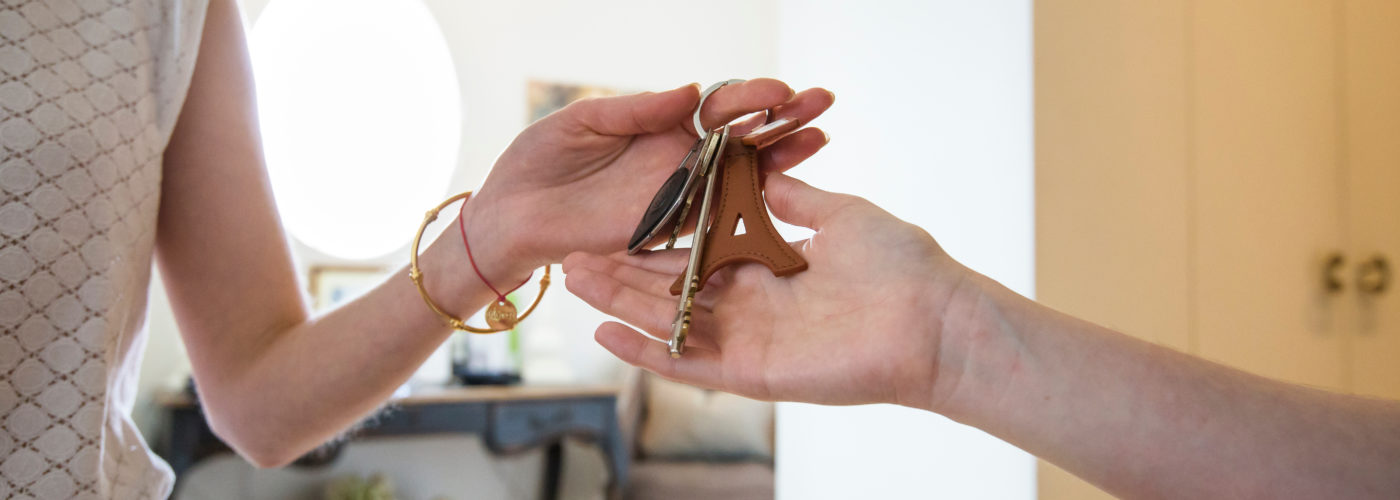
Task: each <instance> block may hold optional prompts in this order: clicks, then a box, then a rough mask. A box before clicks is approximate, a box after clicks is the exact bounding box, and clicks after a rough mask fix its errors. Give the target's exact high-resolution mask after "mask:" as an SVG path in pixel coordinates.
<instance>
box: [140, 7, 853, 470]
mask: <svg viewBox="0 0 1400 500" xmlns="http://www.w3.org/2000/svg"><path fill="white" fill-rule="evenodd" d="M816 90H818V91H806V92H802V93H796V94H794V93H793V92H792V90H791V89H789V88H788V87H787V85H786V84H783V83H782V82H778V81H776V80H754V81H750V82H748V83H745V84H743V85H736V86H732V88H726V89H725V90H721V91H720V92H719V93H716V94H715V97H714V98H713V99H712V100H711V101H708V102H707V104H706V114H705V119H706V122H708V123H711V124H713V123H718V122H721V121H724V122H727V121H729V120H731V119H733V118H735V117H738V116H741V115H743V114H746V113H748V112H751V111H757V110H762V109H767V108H770V107H774V106H779V105H781V107H779V108H778V109H779V114H780V115H784V116H792V117H796V118H799V119H801V120H803V122H807V121H810V120H811V119H813V118H815V117H816V116H818V115H820V114H821V113H822V112H823V111H825V109H826V108H827V107H828V106H829V105H830V104H831V99H830V97H829V96H830V94H829V93H827V92H825V91H819V90H820V89H816ZM697 101H698V92H697V90H696V89H695V88H694V87H692V86H686V87H682V88H680V89H676V90H673V91H670V92H663V93H656V94H651V93H647V94H638V95H634V96H623V97H618V98H610V99H600V100H592V101H587V102H582V103H578V104H576V105H573V106H570V107H569V108H567V109H566V110H564V111H562V112H560V113H556V114H555V115H552V116H550V117H548V118H545V119H543V120H541V121H539V122H537V123H536V124H535V125H533V126H531V127H530V128H529V129H527V131H526V132H524V133H522V134H521V136H520V137H518V138H517V139H516V143H515V144H513V145H512V147H511V148H510V149H508V150H507V151H506V152H505V153H503V154H502V156H501V159H500V160H498V162H497V165H496V168H495V169H493V171H492V173H491V176H490V177H489V178H488V180H487V182H486V184H485V185H484V186H483V187H482V188H481V189H479V190H478V191H477V193H478V194H477V195H476V196H474V197H473V198H472V200H471V201H469V202H468V204H467V206H466V212H465V217H466V219H465V220H466V221H467V226H468V234H469V236H470V238H471V241H472V247H473V248H472V250H473V253H474V254H475V256H476V259H477V262H478V263H479V264H480V265H481V267H482V269H483V272H485V273H486V275H487V277H488V278H490V279H491V280H492V281H493V282H494V283H510V282H517V281H519V280H521V279H524V278H525V276H526V275H527V274H529V272H530V269H533V268H536V267H539V266H542V265H545V264H547V263H550V262H558V261H559V260H561V259H562V258H563V256H564V254H565V253H567V251H568V250H569V249H572V248H593V249H597V248H613V247H617V248H620V247H622V246H624V245H625V242H626V238H627V236H628V234H627V233H628V232H630V224H635V220H632V219H633V218H635V217H636V216H637V214H640V213H641V209H642V208H644V204H645V203H646V202H647V201H648V199H649V196H650V194H651V191H652V190H655V189H656V186H659V185H660V184H661V181H662V180H663V179H664V178H665V177H666V176H667V175H669V174H670V170H671V169H673V168H674V162H675V161H677V159H679V158H680V157H681V155H683V154H684V152H685V150H686V149H687V148H688V147H689V141H690V140H692V139H690V138H692V137H694V135H693V132H691V131H689V130H687V129H686V128H685V127H686V125H685V124H686V123H688V122H689V119H690V113H691V112H692V111H693V109H694V107H695V105H696V102H697ZM710 103H713V105H712V104H710ZM822 135H823V134H822V133H821V132H820V131H819V130H815V129H812V130H808V131H805V132H798V133H796V134H793V135H792V136H789V137H788V138H786V139H784V140H783V142H782V143H780V144H779V145H775V146H774V147H773V148H775V152H774V153H773V154H774V155H775V157H776V159H777V164H779V165H781V166H782V167H783V168H786V167H791V166H792V165H794V164H796V163H798V162H800V161H801V160H802V159H804V158H806V157H807V156H810V155H811V154H812V153H814V152H815V151H816V150H817V149H819V148H820V147H821V146H822V145H823V144H824V142H821V141H819V140H816V139H817V138H820V137H822ZM600 190H607V191H606V192H609V193H610V194H611V195H613V196H609V197H598V196H583V195H582V193H580V191H591V192H594V193H596V192H603V191H600ZM161 196H162V203H161V210H160V218H159V226H158V234H157V243H156V244H157V259H158V262H159V265H160V266H161V270H162V275H163V276H164V279H165V281H166V286H167V288H168V289H169V291H170V297H171V303H172V305H173V306H174V309H175V314H176V317H177V320H178V322H179V324H180V329H181V335H182V336H183V338H184V339H185V342H186V346H187V348H188V351H189V354H190V358H191V361H192V365H193V369H194V377H195V380H196V381H197V383H198V386H199V388H200V397H201V400H202V402H203V404H204V405H205V408H206V410H207V412H206V413H207V414H208V415H209V418H210V423H211V425H212V427H213V428H214V430H215V431H216V432H217V433H218V434H219V436H220V437H222V438H223V439H224V440H225V441H227V442H228V443H229V444H230V445H231V446H233V447H234V448H235V449H236V450H238V451H239V452H240V453H241V454H243V455H244V456H245V457H247V458H249V459H250V460H251V461H253V462H254V463H256V464H258V465H262V466H274V465H280V464H284V463H287V462H289V461H291V460H292V459H294V458H295V457H296V456H297V455H299V454H300V453H302V452H304V451H306V450H308V449H311V448H312V447H314V446H316V445H318V444H320V443H321V442H323V441H325V440H326V439H328V438H330V437H332V436H334V435H335V434H336V433H337V432H339V431H340V430H341V429H344V428H345V427H347V426H349V425H350V424H352V423H354V422H355V421H356V420H357V419H359V418H361V417H362V416H363V415H365V414H366V413H367V412H369V411H371V410H372V409H373V408H375V407H376V406H377V405H378V404H380V403H381V402H382V401H384V400H385V399H386V398H387V397H388V396H389V395H390V394H391V393H392V392H393V390H394V388H395V387H397V386H398V385H400V384H401V383H402V382H403V381H404V380H406V379H407V378H408V377H409V375H410V374H411V373H412V372H413V370H414V369H415V368H416V367H417V366H418V365H419V364H421V363H422V361H423V360H424V359H426V358H427V356H428V355H429V354H430V353H431V352H432V350H433V349H434V348H436V346H438V345H440V344H441V343H442V341H443V340H445V339H446V337H447V335H448V333H449V330H448V329H447V328H446V327H445V326H444V324H443V322H442V321H441V320H440V319H439V318H438V317H437V316H435V315H433V314H432V313H431V312H430V311H429V310H428V309H427V307H426V306H425V305H424V304H423V303H422V300H421V299H420V298H419V296H418V293H417V291H416V289H415V288H414V287H413V284H412V282H411V281H409V279H408V278H407V273H406V272H399V273H395V274H394V276H393V277H392V278H391V279H389V280H388V281H386V282H385V283H383V284H382V285H380V286H378V287H377V288H375V289H374V290H373V291H371V292H369V293H368V294H366V295H365V296H363V297H361V298H360V299H358V300H355V301H353V302H351V303H350V304H347V305H345V306H343V307H341V308H339V309H337V310H335V311H332V312H330V313H328V314H326V315H324V316H320V317H312V316H311V314H310V312H309V310H308V308H307V306H306V304H305V303H304V302H303V299H302V294H301V292H300V288H299V286H298V283H297V279H296V276H295V273H294V267H293V265H292V258H291V255H290V252H289V250H288V245H287V242H286V240H285V237H284V236H283V232H282V228H281V227H280V223H279V221H278V217H277V214H276V208H275V207H274V203H273V198H272V193H271V188H270V186H269V183H268V179H267V174H266V172H265V170H264V167H263V159H262V152H261V146H260V144H259V134H258V130H257V117H256V106H255V105H254V92H253V84H252V78H251V76H250V70H249V64H248V58H247V52H246V49H245V43H244V38H243V32H242V25H241V23H240V21H239V17H238V12H237V7H236V6H235V4H234V2H233V1H231V0H214V1H213V2H212V3H211V5H210V7H209V12H208V16H207V18H206V22H205V31H204V36H203V41H202V43H201V46H200V52H199V58H198V62H197V65H196V68H195V74H194V77H193V81H192V82H191V86H190V90H189V94H188V97H187V99H186V102H185V104H184V108H183V109H182V110H181V114H180V118H179V121H178V123H177V125H176V129H175V132H174V134H173V136H172V138H171V141H170V144H169V146H168V147H167V150H166V152H165V164H164V178H163V181H162V192H161ZM437 201H438V200H422V202H423V208H424V209H425V210H426V209H427V208H429V207H431V206H432V205H433V204H435V203H437ZM448 222H449V223H455V220H449V221H448ZM584 227H606V228H611V229H615V231H614V232H615V234H614V233H613V232H609V231H599V230H589V231H587V232H586V233H584V232H583V231H582V229H580V228H584ZM502 228H510V230H505V229H502ZM522 228H525V229H522ZM412 229H413V228H411V227H406V228H404V230H405V231H410V230H412ZM526 229H528V230H526ZM571 231H572V232H571ZM421 262H422V267H423V269H424V275H425V282H426V284H427V287H428V289H429V291H430V292H431V293H432V295H433V296H434V298H435V299H436V300H438V302H439V303H440V304H444V305H445V306H446V307H447V309H449V310H450V311H451V312H452V313H454V314H457V315H458V316H459V317H462V316H466V315H468V314H470V313H471V312H473V311H475V310H477V309H479V308H480V307H482V306H483V305H485V304H486V303H488V301H490V300H491V299H493V298H494V296H493V295H492V293H491V292H490V291H489V290H487V288H486V287H485V286H484V285H483V284H482V283H481V281H480V280H477V279H474V278H469V277H471V276H472V274H470V273H471V271H470V268H469V267H467V264H466V257H465V251H464V250H463V248H462V242H461V241H460V236H458V235H457V233H456V232H455V231H447V232H445V233H444V236H443V237H442V238H441V239H439V240H438V241H436V242H433V243H432V244H431V245H430V246H429V247H428V249H427V250H425V251H424V253H423V257H422V259H421ZM546 307H547V305H546Z"/></svg>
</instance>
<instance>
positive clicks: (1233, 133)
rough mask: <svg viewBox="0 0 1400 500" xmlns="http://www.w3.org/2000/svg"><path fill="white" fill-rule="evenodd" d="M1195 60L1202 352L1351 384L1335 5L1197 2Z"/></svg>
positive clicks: (1271, 371)
mask: <svg viewBox="0 0 1400 500" xmlns="http://www.w3.org/2000/svg"><path fill="white" fill-rule="evenodd" d="M1192 9H1193V15H1192V20H1191V24H1192V31H1191V33H1192V40H1191V42H1190V43H1191V48H1190V50H1191V52H1192V55H1191V61H1192V64H1193V68H1192V81H1191V86H1192V95H1193V97H1194V99H1193V101H1192V102H1193V106H1194V108H1193V115H1194V119H1193V122H1192V141H1193V143H1192V149H1193V155H1192V156H1193V164H1192V168H1191V171H1192V175H1193V176H1194V180H1195V182H1194V186H1195V197H1196V203H1195V209H1194V213H1193V216H1192V218H1193V221H1194V224H1195V228H1196V231H1195V234H1196V241H1195V249H1196V254H1195V255H1196V259H1197V261H1196V263H1195V266H1194V268H1195V270H1194V275H1195V279H1196V289H1195V292H1196V293H1195V295H1196V300H1195V304H1196V307H1197V314H1196V321H1197V325H1196V329H1195V332H1196V339H1195V341H1196V344H1197V346H1198V353H1199V354H1201V355H1203V356H1205V357H1207V358H1210V359H1214V360H1217V361H1221V362H1224V363H1227V364H1230V365H1234V366H1237V367H1240V368H1243V369H1245V370H1249V371H1252V372H1255V373H1259V374H1262V375H1265V376H1270V377H1274V378H1280V379H1284V380H1290V381H1294V382H1300V383H1305V384H1310V385H1315V386H1321V387H1327V388H1333V389H1344V388H1345V385H1346V384H1345V375H1344V374H1345V372H1346V370H1345V360H1346V358H1347V356H1346V354H1345V351H1346V348H1345V344H1344V340H1343V339H1344V332H1342V331H1341V330H1342V323H1341V322H1340V320H1339V319H1338V318H1337V316H1338V314H1339V312H1338V308H1336V307H1335V305H1334V304H1330V303H1329V302H1331V301H1334V300H1335V299H1332V298H1329V297H1328V296H1326V295H1324V294H1323V292H1322V291H1321V286H1320V277H1319V265H1318V262H1319V261H1320V258H1321V257H1320V256H1321V255H1322V253H1323V252H1325V251H1327V250H1329V249H1334V248H1339V245H1340V244H1341V239H1340V234H1341V227H1340V225H1341V224H1340V220H1341V219H1340V216H1341V213H1340V204H1341V203H1340V201H1339V193H1340V189H1341V186H1340V185H1339V177H1340V176H1339V175H1338V170H1337V156H1338V150H1337V144H1336V143H1337V134H1338V128H1337V124H1336V122H1337V114H1338V112H1337V109H1338V108H1337V106H1338V102H1337V93H1338V90H1339V87H1338V81H1337V77H1336V76H1335V75H1336V67H1337V66H1336V62H1337V59H1336V55H1337V50H1336V48H1337V45H1336V38H1337V37H1336V29H1335V28H1336V24H1337V23H1336V20H1337V19H1336V16H1335V13H1336V12H1335V5H1334V4H1333V3H1332V2H1322V1H1308V2H1277V1H1273V0H1248V1H1230V2H1194V4H1193V6H1192Z"/></svg>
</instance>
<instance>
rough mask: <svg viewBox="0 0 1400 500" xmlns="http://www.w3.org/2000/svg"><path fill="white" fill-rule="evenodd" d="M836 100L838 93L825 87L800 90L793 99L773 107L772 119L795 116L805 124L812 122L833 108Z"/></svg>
mask: <svg viewBox="0 0 1400 500" xmlns="http://www.w3.org/2000/svg"><path fill="white" fill-rule="evenodd" d="M835 102H836V94H833V93H831V91H830V90H827V89H823V88H811V89H807V90H804V91H802V92H798V93H797V95H795V96H793V97H792V99H791V100H789V101H788V102H785V103H783V104H781V105H779V106H778V107H777V108H774V109H773V118H772V120H770V121H777V120H779V119H782V118H793V119H796V120H798V121H799V122H801V123H802V124H803V125H807V124H809V123H812V120H815V119H816V118H817V117H818V116H821V114H822V113H824V112H826V110H827V109H829V108H831V105H832V104H833V103H835Z"/></svg>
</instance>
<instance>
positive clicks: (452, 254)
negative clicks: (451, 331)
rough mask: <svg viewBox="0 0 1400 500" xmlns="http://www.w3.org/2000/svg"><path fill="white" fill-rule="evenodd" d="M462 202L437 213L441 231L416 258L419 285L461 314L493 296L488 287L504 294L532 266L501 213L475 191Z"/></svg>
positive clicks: (467, 312)
mask: <svg viewBox="0 0 1400 500" xmlns="http://www.w3.org/2000/svg"><path fill="white" fill-rule="evenodd" d="M465 203H466V204H465V205H464V206H460V207H458V206H451V207H449V208H446V209H444V210H443V211H442V213H441V214H439V218H438V222H437V224H444V226H441V227H442V233H441V235H439V236H438V238H437V239H436V240H435V241H433V243H432V244H431V245H430V246H429V248H428V249H427V250H426V251H424V252H423V255H422V257H421V258H420V262H421V263H420V265H421V266H422V267H423V274H424V276H425V278H424V286H425V287H427V288H428V291H429V293H430V294H431V295H432V296H433V297H442V299H441V300H440V302H439V303H440V305H441V306H442V307H443V308H444V309H446V310H447V311H448V312H449V313H451V314H453V315H456V316H458V317H461V318H465V317H466V316H469V315H471V314H472V313H474V312H475V311H476V309H477V308H478V307H477V306H475V304H480V303H482V301H483V300H493V299H495V295H496V293H495V292H493V291H491V288H493V287H494V288H495V289H496V290H499V291H500V292H501V293H509V291H510V290H511V289H513V288H515V287H516V286H517V285H520V284H521V283H522V282H523V281H525V280H526V279H528V278H529V277H530V275H531V273H532V271H533V270H534V268H535V267H536V266H535V263H534V260H533V259H531V258H529V257H528V253H527V252H525V251H524V250H523V249H522V248H521V245H520V243H519V239H518V236H517V235H518V231H515V230H512V228H511V226H510V224H509V222H508V221H507V220H505V219H504V218H503V217H502V216H501V215H500V214H501V213H504V212H505V211H504V210H502V209H501V207H499V206H498V205H497V204H495V203H494V202H493V201H492V200H491V199H490V198H485V197H478V196H476V195H473V196H471V197H469V198H468V199H467V200H466V202H465ZM454 209H455V210H454ZM464 233H465V238H466V239H465V241H464V240H463V237H464ZM468 244H470V248H471V251H470V255H469V254H468V251H467V245H468ZM473 264H475V269H474V268H473ZM478 270H479V271H480V273H479V274H478ZM488 283H489V286H488Z"/></svg>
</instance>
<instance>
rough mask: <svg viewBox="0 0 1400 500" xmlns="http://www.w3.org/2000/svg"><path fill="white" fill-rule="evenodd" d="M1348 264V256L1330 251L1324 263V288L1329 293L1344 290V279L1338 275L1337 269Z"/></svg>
mask: <svg viewBox="0 0 1400 500" xmlns="http://www.w3.org/2000/svg"><path fill="white" fill-rule="evenodd" d="M1344 265H1346V258H1344V257H1342V254H1340V253H1336V252H1333V253H1330V254H1328V255H1327V258H1326V259H1325V260H1324V261H1323V263H1322V289H1323V290H1326V291H1327V293H1329V294H1338V293H1341V292H1342V287H1343V285H1342V279H1341V278H1339V277H1337V271H1339V270H1341V268H1342V266H1344Z"/></svg>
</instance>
